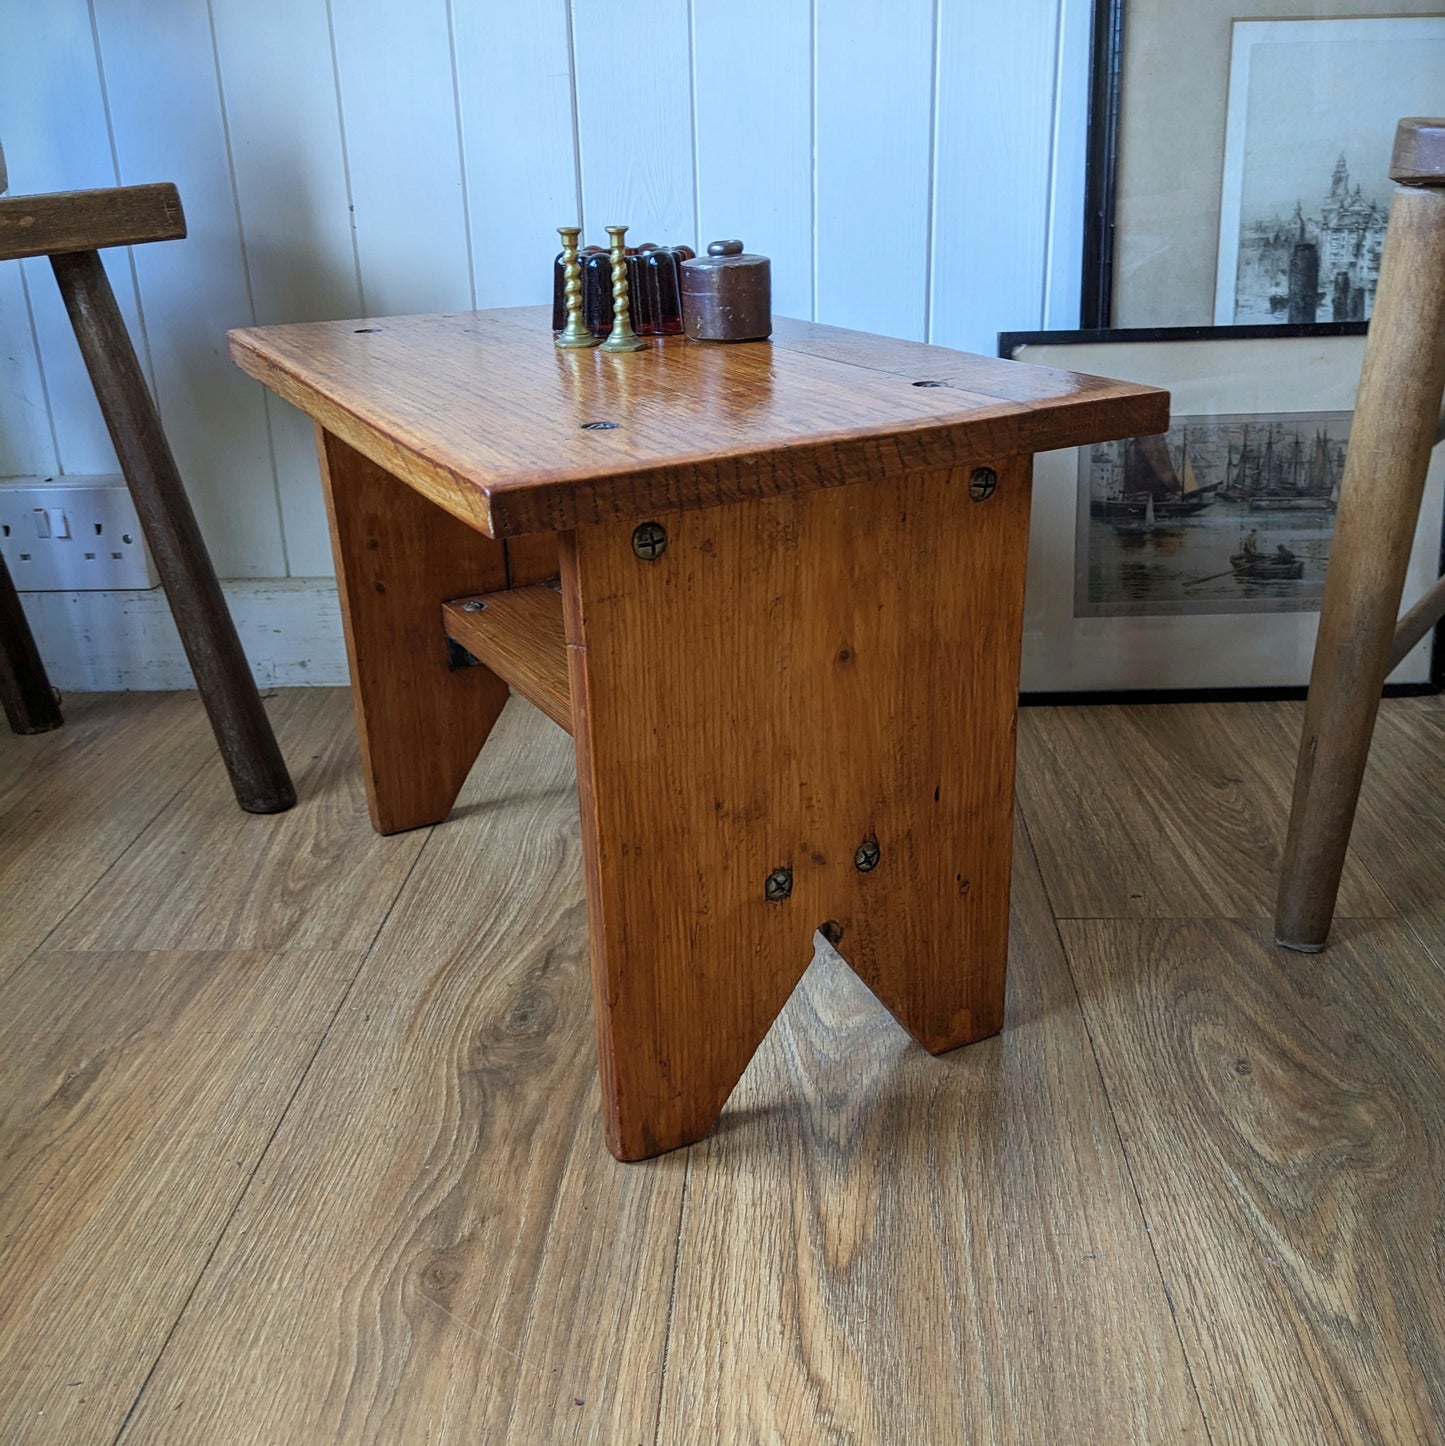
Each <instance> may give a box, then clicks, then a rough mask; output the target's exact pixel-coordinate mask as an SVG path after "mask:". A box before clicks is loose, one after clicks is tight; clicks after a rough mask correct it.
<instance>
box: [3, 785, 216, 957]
mask: <svg viewBox="0 0 1445 1446" xmlns="http://www.w3.org/2000/svg"><path fill="white" fill-rule="evenodd" d="M213 762H214V760H213V759H207V760H206V761H205V762H204V763H200V764H198V765H197V766H196V770H195V772H194V773H191V774H188V775H187V776H186V777H185V778H183V779H182V780H181V781H180V782H179V783H178V784H177V785H176V787H175V791H174V792H172V793H170V794H168V795H167V796H166V798H165V799H164V800H163V801H162V802H161V803H159V804H157V806H156V809H155V812H154V813H152V814H151V816H150V817H149V818H147V819H146V820H145V821H144V822H143V823H141V825H140V826H139V827H138V828H137V829H136V831H135V833H134V834H132V835H131V839H130V842H129V843H127V844H126V846H125V847H124V848H123V849H121V850H120V852H119V853H117V854H116V856H115V857H114V858H113V859H112V860H111V861H110V862H109V863H108V864H107V865H106V866H105V868H103V869H102V870H101V871H100V873H98V874H97V875H96V876H95V878H93V879H92V880H91V881H90V886H89V887H88V888H87V889H86V891H85V892H84V893H83V894H82V895H81V896H80V897H79V898H78V899H77V900H76V901H75V902H74V903H73V904H72V905H71V906H70V907H69V908H68V909H67V910H66V911H65V912H64V913H63V914H61V916H60V917H59V918H58V919H57V920H56V921H55V922H54V923H53V924H52V925H51V926H50V928H49V929H47V930H46V931H45V937H44V938H43V939H41V941H40V942H39V943H38V944H37V945H36V946H35V948H33V949H32V950H31V951H30V953H29V954H27V955H26V956H25V958H24V959H22V960H21V961H20V962H21V963H22V964H24V963H26V962H28V961H29V960H30V959H31V958H32V957H33V956H34V955H36V954H40V953H43V952H44V951H45V947H46V945H47V944H48V943H49V942H50V940H51V939H52V938H54V936H55V934H56V931H57V930H59V929H60V928H61V926H62V925H63V924H64V923H65V922H66V920H68V919H69V918H70V916H71V915H72V914H73V913H75V911H76V910H77V909H79V908H81V907H82V906H83V905H84V904H85V901H86V900H87V899H89V898H90V896H91V895H92V894H93V893H95V891H96V890H97V889H98V888H99V887H100V886H101V884H103V883H104V882H105V881H106V879H108V878H109V877H110V876H111V874H112V873H113V872H114V871H115V869H116V868H117V867H118V866H119V865H120V862H121V860H122V859H124V858H126V857H127V856H128V855H129V854H130V852H131V850H132V849H133V848H135V846H136V845H137V844H138V843H139V842H140V841H141V839H142V838H144V837H145V835H146V834H147V833H148V832H149V831H150V829H151V826H152V825H153V824H154V823H155V822H156V820H157V819H158V818H160V816H161V815H162V814H163V813H164V812H165V811H166V810H167V809H168V808H169V807H170V806H171V805H172V804H173V803H174V802H175V801H176V799H178V798H179V797H180V796H181V794H182V793H183V792H184V791H185V790H186V789H188V788H189V787H190V786H191V785H192V784H193V783H194V782H195V781H196V779H198V778H199V777H200V776H201V774H203V773H204V772H205V771H206V769H208V768H210V767H211V766H212V763H213ZM16 967H17V968H18V967H19V966H18V965H17V966H16ZM14 973H15V970H13V969H12V970H11V971H10V973H9V974H7V975H6V976H5V978H4V979H0V985H4V984H5V983H7V982H8V981H9V979H10V978H11V976H12V975H13V974H14Z"/></svg>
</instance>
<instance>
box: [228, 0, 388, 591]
mask: <svg viewBox="0 0 1445 1446" xmlns="http://www.w3.org/2000/svg"><path fill="white" fill-rule="evenodd" d="M211 13H212V16H213V19H214V23H215V37H216V58H217V63H218V67H219V74H220V79H221V87H222V94H223V97H224V103H225V113H226V119H227V125H228V129H229V133H230V140H231V162H232V166H233V169H234V175H235V183H236V205H237V209H238V211H239V213H240V217H241V234H242V239H243V242H244V245H245V255H246V265H247V271H248V273H249V276H250V284H251V299H252V306H253V310H254V312H255V318H256V321H257V322H258V323H259V324H261V325H267V324H269V323H272V322H281V321H322V320H331V319H337V318H341V317H350V316H360V315H361V313H362V310H363V307H362V304H361V288H360V283H359V281H358V277H357V264H356V247H355V245H354V242H353V232H352V225H351V202H350V194H349V190H348V177H347V167H346V150H345V145H344V141H343V136H342V130H341V111H340V103H339V100H338V97H337V92H336V78H335V69H334V66H333V63H332V49H331V28H330V23H329V17H328V11H327V3H326V0H211ZM250 385H251V387H252V388H253V389H254V390H255V391H256V393H257V394H258V395H259V396H261V397H262V399H263V405H264V406H265V407H266V412H267V420H268V422H269V425H270V434H271V445H272V451H273V453H274V456H275V461H276V476H277V483H278V485H277V500H278V503H279V506H280V509H281V523H282V534H283V536H284V538H285V543H286V560H287V563H288V566H289V569H290V572H291V575H292V576H294V577H308V576H323V575H327V574H330V573H331V571H332V564H331V541H330V537H329V535H328V531H327V524H326V507H325V504H324V502H323V500H322V496H321V488H320V485H319V483H318V480H317V468H316V442H315V434H314V431H313V428H312V424H311V420H310V418H309V417H306V416H305V415H303V414H302V413H301V412H298V411H297V410H296V409H295V408H294V407H291V406H289V405H288V404H287V403H285V402H283V401H281V399H280V398H279V397H276V396H275V395H273V394H272V393H271V392H269V391H266V390H265V389H264V388H263V387H262V386H261V385H260V383H259V382H252V383H250Z"/></svg>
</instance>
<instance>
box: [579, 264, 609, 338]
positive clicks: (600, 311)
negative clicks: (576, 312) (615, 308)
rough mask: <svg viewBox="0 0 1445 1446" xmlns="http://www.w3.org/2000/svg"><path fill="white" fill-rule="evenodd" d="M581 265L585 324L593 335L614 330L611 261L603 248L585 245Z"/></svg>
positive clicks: (604, 334)
mask: <svg viewBox="0 0 1445 1446" xmlns="http://www.w3.org/2000/svg"><path fill="white" fill-rule="evenodd" d="M577 259H578V260H579V261H580V262H581V263H582V324H583V326H585V327H586V328H587V330H588V331H590V332H591V333H592V335H593V336H606V335H607V333H608V332H609V331H611V330H612V258H611V257H610V256H609V255H608V254H607V248H606V247H604V246H584V247H583V248H582V250H581V251H580V252H579V253H578V258H577Z"/></svg>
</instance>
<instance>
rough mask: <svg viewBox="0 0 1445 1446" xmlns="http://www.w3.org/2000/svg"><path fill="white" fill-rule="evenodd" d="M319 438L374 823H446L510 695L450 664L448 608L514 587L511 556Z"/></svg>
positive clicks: (390, 828)
mask: <svg viewBox="0 0 1445 1446" xmlns="http://www.w3.org/2000/svg"><path fill="white" fill-rule="evenodd" d="M316 440H317V448H318V450H319V452H320V455H321V474H322V481H323V484H324V485H325V488H326V506H327V515H328V516H329V517H330V519H331V545H332V551H333V553H334V555H335V558H336V581H337V587H338V589H339V591H340V595H341V620H342V624H343V627H344V629H345V632H346V656H347V660H348V661H349V663H350V665H351V695H352V700H353V702H354V704H355V707H356V728H357V732H358V733H359V735H360V737H361V761H362V770H363V775H364V777H365V779H366V796H367V801H368V803H369V805H370V807H371V818H372V822H373V823H374V824H375V826H376V830H377V832H378V833H400V832H402V831H403V830H405V829H411V828H420V827H422V826H423V825H426V824H432V823H439V822H440V821H441V820H442V819H444V818H445V817H446V816H447V813H448V811H449V810H450V809H451V806H452V801H453V800H454V799H455V798H456V796H457V791H458V790H459V789H460V788H461V786H462V783H463V781H464V780H465V778H466V776H467V771H468V770H469V769H470V768H471V766H472V764H473V763H474V762H475V761H476V757H477V753H478V752H479V751H480V749H481V746H482V744H483V743H485V742H486V741H487V734H488V733H489V732H490V731H491V727H492V724H493V723H494V722H495V721H496V718H497V715H498V714H499V713H500V712H501V711H502V705H503V704H504V703H505V702H506V701H507V688H506V684H505V683H503V682H502V680H501V679H500V678H498V677H497V676H496V675H495V674H494V673H491V672H489V671H488V670H487V669H486V668H454V667H453V666H452V665H451V662H450V660H449V658H448V656H447V646H446V637H445V635H444V634H443V632H442V629H441V620H440V618H439V617H438V615H437V614H438V610H439V608H440V605H441V603H442V602H443V601H445V600H446V599H447V598H452V597H466V596H471V595H473V594H476V593H485V592H493V591H495V590H497V589H499V588H504V587H506V585H507V560H506V554H505V552H504V551H503V549H502V546H501V544H500V543H497V542H493V541H490V540H489V539H487V538H485V537H482V536H480V535H479V534H478V533H476V532H474V531H473V530H472V529H471V528H469V527H465V526H461V525H459V524H458V522H457V521H456V519H455V518H452V517H449V516H448V515H447V514H446V513H445V512H443V511H441V509H440V508H438V507H435V506H433V505H432V504H431V503H430V502H428V501H427V499H426V498H425V497H423V496H422V495H421V494H420V493H417V492H413V491H412V489H411V488H410V487H408V486H407V485H406V484H405V483H403V482H400V481H398V480H397V478H396V477H395V476H393V475H392V474H391V473H390V472H387V471H386V470H384V469H383V468H382V467H380V466H378V465H377V464H376V463H375V462H373V461H371V460H369V459H368V458H367V457H364V456H363V455H362V454H361V453H360V452H358V451H356V450H354V449H353V448H352V447H350V446H348V445H347V444H346V443H345V442H344V441H342V440H341V438H340V437H337V436H333V435H332V434H331V433H329V432H327V431H325V430H324V429H323V428H322V427H321V426H319V425H318V427H317V429H316Z"/></svg>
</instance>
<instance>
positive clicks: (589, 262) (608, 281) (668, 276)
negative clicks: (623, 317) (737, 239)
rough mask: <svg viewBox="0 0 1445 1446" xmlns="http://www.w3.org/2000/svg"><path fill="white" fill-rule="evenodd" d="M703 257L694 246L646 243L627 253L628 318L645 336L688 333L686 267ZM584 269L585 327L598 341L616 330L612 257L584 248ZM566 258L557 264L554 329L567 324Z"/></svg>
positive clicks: (581, 255) (554, 269) (554, 268)
mask: <svg viewBox="0 0 1445 1446" xmlns="http://www.w3.org/2000/svg"><path fill="white" fill-rule="evenodd" d="M696 254H697V253H696V252H695V251H693V249H692V247H691V246H658V245H657V244H656V243H655V242H652V241H644V242H643V243H642V245H641V246H629V247H628V248H627V287H628V302H629V304H628V314H629V315H630V317H631V319H632V329H633V330H634V331H635V332H636V333H637V334H638V335H639V336H679V335H681V333H682V274H681V271H680V269H679V268H680V267H681V266H682V263H683V262H684V261H690V260H692V258H693V257H694V256H695V255H696ZM577 263H578V265H579V266H580V267H581V269H582V324H583V325H584V326H585V327H586V328H587V330H588V331H590V332H591V333H592V335H593V336H606V335H607V334H608V332H610V331H611V330H612V257H611V255H610V253H609V252H608V250H607V248H606V247H605V246H584V247H582V249H581V250H580V251H578V253H577ZM564 284H565V278H564V275H563V270H562V253H561V252H560V251H559V252H558V253H557V259H556V261H555V262H553V265H552V330H553V331H562V330H563V329H564V328H565V327H566V325H567V306H566V300H565V298H564V296H563V286H564Z"/></svg>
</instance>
